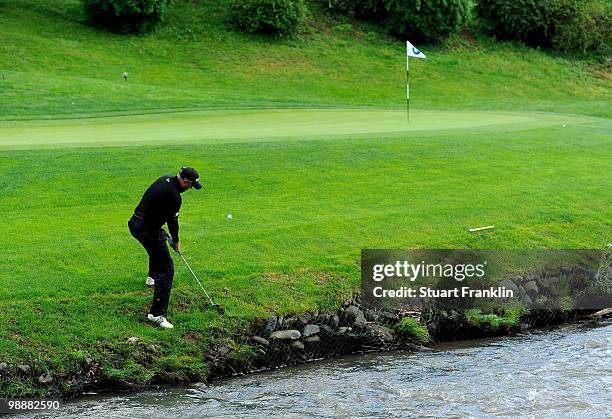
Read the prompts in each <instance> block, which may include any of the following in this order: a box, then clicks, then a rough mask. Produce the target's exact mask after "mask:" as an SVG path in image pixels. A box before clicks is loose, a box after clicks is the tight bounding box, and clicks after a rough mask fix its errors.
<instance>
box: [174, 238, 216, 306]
mask: <svg viewBox="0 0 612 419" xmlns="http://www.w3.org/2000/svg"><path fill="white" fill-rule="evenodd" d="M162 231H163V234H164V236H165V237H166V240H167V241H168V243H170V246H173V242H172V238H171V237H170V235H169V234H168V233H167V232H166V230H162ZM175 251H176V253H178V254H179V256H180V257H181V259H183V262H185V265H186V266H187V269H189V272H191V274H192V275H193V277H194V278H195V280H196V282H197V283H198V285H199V286H200V288H202V291H204V294H205V295H206V297H207V298H208V301H209V302H210V305H211V306H212V307H214V308H215V310H217V312H219V314H223V307H222V306H220V305H219V304H216V303H215V302H213V300H212V298H210V295H208V293H207V292H206V290H205V289H204V287H203V286H202V283H201V282H200V280H199V279H198V277H197V276H196V274H195V272H194V271H193V269H191V266H189V263H187V260H186V259H185V257H184V256H183V254H182V253H181V252H180V251H178V250H175Z"/></svg>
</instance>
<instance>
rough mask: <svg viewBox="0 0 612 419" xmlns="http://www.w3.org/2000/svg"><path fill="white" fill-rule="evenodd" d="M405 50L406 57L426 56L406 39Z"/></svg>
mask: <svg viewBox="0 0 612 419" xmlns="http://www.w3.org/2000/svg"><path fill="white" fill-rule="evenodd" d="M406 51H407V52H408V57H415V58H427V57H426V56H425V54H423V53H422V52H421V51H419V50H418V48H416V47H415V46H414V45H412V44H411V43H410V42H408V41H406Z"/></svg>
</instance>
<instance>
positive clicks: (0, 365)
mask: <svg viewBox="0 0 612 419" xmlns="http://www.w3.org/2000/svg"><path fill="white" fill-rule="evenodd" d="M7 368H8V364H7V363H6V362H0V371H4V370H5V369H7Z"/></svg>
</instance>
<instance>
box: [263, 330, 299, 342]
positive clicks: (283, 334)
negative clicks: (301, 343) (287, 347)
mask: <svg viewBox="0 0 612 419" xmlns="http://www.w3.org/2000/svg"><path fill="white" fill-rule="evenodd" d="M300 337H302V334H301V333H300V332H299V330H277V331H276V332H274V333H272V334H271V335H270V339H278V340H296V339H299V338H300Z"/></svg>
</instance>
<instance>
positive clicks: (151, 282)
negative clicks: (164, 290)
mask: <svg viewBox="0 0 612 419" xmlns="http://www.w3.org/2000/svg"><path fill="white" fill-rule="evenodd" d="M145 284H146V285H147V287H154V286H155V280H154V279H153V278H151V277H150V276H147V280H146V281H145Z"/></svg>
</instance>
